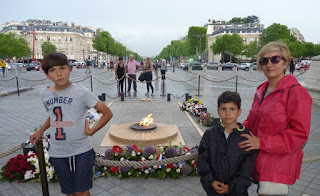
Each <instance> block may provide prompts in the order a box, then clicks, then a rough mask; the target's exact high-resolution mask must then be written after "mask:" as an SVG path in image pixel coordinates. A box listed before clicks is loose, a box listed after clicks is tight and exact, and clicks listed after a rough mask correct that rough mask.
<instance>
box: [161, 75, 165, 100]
mask: <svg viewBox="0 0 320 196" xmlns="http://www.w3.org/2000/svg"><path fill="white" fill-rule="evenodd" d="M160 96H162V97H164V96H166V95H165V94H164V80H163V79H162V95H160Z"/></svg>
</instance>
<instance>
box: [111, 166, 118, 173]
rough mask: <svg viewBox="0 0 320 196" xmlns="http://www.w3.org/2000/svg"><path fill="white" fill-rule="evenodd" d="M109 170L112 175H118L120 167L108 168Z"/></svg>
mask: <svg viewBox="0 0 320 196" xmlns="http://www.w3.org/2000/svg"><path fill="white" fill-rule="evenodd" d="M110 170H111V171H112V173H115V174H116V173H118V172H119V170H120V167H118V166H110Z"/></svg>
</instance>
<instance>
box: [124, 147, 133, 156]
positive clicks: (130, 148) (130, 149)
mask: <svg viewBox="0 0 320 196" xmlns="http://www.w3.org/2000/svg"><path fill="white" fill-rule="evenodd" d="M126 147H127V149H128V153H129V154H131V153H132V151H133V146H130V145H128V146H126Z"/></svg>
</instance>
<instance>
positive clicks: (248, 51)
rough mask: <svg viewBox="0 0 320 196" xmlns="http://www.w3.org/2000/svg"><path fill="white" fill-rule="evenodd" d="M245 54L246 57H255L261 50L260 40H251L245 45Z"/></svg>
mask: <svg viewBox="0 0 320 196" xmlns="http://www.w3.org/2000/svg"><path fill="white" fill-rule="evenodd" d="M243 49H244V50H243V54H244V55H245V56H246V57H249V58H251V59H255V57H256V55H257V54H258V52H259V50H260V49H261V47H260V45H259V44H258V42H256V41H254V42H250V43H249V44H248V45H245V46H244V47H243Z"/></svg>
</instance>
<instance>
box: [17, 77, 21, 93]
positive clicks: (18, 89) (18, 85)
mask: <svg viewBox="0 0 320 196" xmlns="http://www.w3.org/2000/svg"><path fill="white" fill-rule="evenodd" d="M16 80H17V90H18V96H20V90H19V80H18V77H16Z"/></svg>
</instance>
